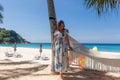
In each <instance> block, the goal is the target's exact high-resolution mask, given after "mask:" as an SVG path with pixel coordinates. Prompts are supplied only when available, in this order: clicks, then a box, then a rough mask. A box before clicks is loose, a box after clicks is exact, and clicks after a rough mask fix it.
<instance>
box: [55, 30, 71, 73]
mask: <svg viewBox="0 0 120 80" xmlns="http://www.w3.org/2000/svg"><path fill="white" fill-rule="evenodd" d="M66 34H67V32H66V31H63V32H62V33H61V32H59V31H55V33H54V36H55V37H56V41H55V51H54V53H55V58H54V59H55V71H56V72H62V73H63V72H65V71H67V68H68V65H69V62H68V50H67V49H68V47H67V46H68V45H67V41H66Z"/></svg>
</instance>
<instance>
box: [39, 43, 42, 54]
mask: <svg viewBox="0 0 120 80" xmlns="http://www.w3.org/2000/svg"><path fill="white" fill-rule="evenodd" d="M39 52H40V56H41V53H42V43H40V49H39Z"/></svg>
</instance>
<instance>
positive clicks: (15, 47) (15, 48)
mask: <svg viewBox="0 0 120 80" xmlns="http://www.w3.org/2000/svg"><path fill="white" fill-rule="evenodd" d="M13 48H14V53H15V52H16V50H17V46H16V42H15V43H14V47H13Z"/></svg>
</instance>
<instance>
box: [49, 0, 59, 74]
mask: <svg viewBox="0 0 120 80" xmlns="http://www.w3.org/2000/svg"><path fill="white" fill-rule="evenodd" d="M47 3H48V13H49V21H50V30H51V41H52V43H53V37H54V36H53V34H54V32H55V30H56V29H57V21H56V13H55V7H54V1H53V0H47ZM51 71H52V72H55V68H54V52H53V49H52V64H51Z"/></svg>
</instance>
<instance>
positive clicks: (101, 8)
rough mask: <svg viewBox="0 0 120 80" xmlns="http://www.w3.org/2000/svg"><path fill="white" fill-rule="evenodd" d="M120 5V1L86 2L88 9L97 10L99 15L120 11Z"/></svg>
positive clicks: (94, 0) (90, 0)
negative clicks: (119, 9)
mask: <svg viewBox="0 0 120 80" xmlns="http://www.w3.org/2000/svg"><path fill="white" fill-rule="evenodd" d="M119 4H120V0H85V5H86V7H87V8H88V9H90V8H95V10H96V11H97V13H98V15H101V13H106V12H110V11H113V10H116V9H118V8H119Z"/></svg>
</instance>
